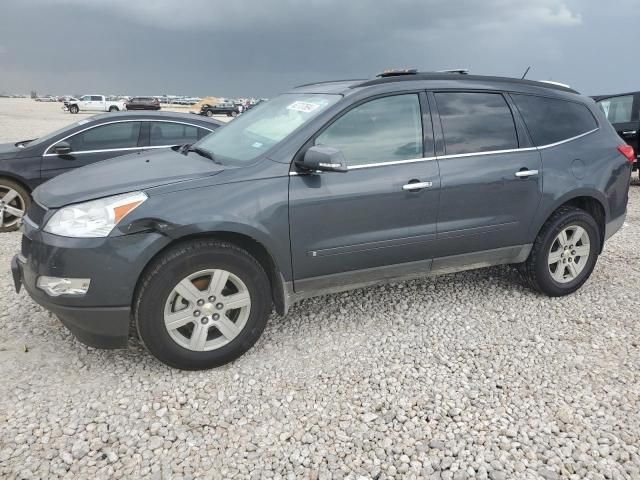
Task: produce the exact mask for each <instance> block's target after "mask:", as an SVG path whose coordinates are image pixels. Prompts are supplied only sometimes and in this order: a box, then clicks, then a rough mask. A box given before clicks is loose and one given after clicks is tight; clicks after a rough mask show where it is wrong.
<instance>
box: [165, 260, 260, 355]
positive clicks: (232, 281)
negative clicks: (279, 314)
mask: <svg viewBox="0 0 640 480" xmlns="http://www.w3.org/2000/svg"><path fill="white" fill-rule="evenodd" d="M250 312H251V296H250V294H249V290H248V288H247V286H246V285H245V283H244V282H243V281H242V280H241V279H240V278H239V277H237V276H236V275H234V274H233V273H231V272H228V271H226V270H220V269H210V270H201V271H199V272H196V273H193V274H191V275H189V276H188V277H186V278H184V279H182V280H181V281H180V282H179V283H178V284H177V285H176V286H175V287H174V288H173V290H172V291H171V293H170V294H169V296H168V298H167V300H166V302H165V307H164V324H165V327H166V329H167V332H169V335H170V336H171V338H172V339H173V340H174V341H175V342H176V343H177V344H178V345H180V346H181V347H184V348H186V349H188V350H193V351H197V352H202V351H210V350H216V349H218V348H221V347H223V346H225V345H227V344H228V343H229V342H231V341H232V340H233V339H234V338H236V337H237V336H238V335H239V334H240V332H241V331H242V329H243V328H244V326H245V325H246V323H247V320H248V318H249V313H250Z"/></svg>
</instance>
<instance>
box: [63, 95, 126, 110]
mask: <svg viewBox="0 0 640 480" xmlns="http://www.w3.org/2000/svg"><path fill="white" fill-rule="evenodd" d="M124 103H125V102H123V101H119V100H114V101H111V100H107V99H106V97H105V96H104V95H83V96H82V97H80V99H79V100H77V99H75V98H71V99H69V101H68V102H64V107H63V108H64V109H65V110H69V113H78V112H118V111H120V110H126V108H125V105H124Z"/></svg>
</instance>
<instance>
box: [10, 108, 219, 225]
mask: <svg viewBox="0 0 640 480" xmlns="http://www.w3.org/2000/svg"><path fill="white" fill-rule="evenodd" d="M220 125H221V123H220V122H218V121H216V120H212V119H209V118H203V117H194V116H193V115H188V114H182V113H164V112H163V113H160V112H144V113H142V112H141V113H128V112H119V113H115V114H114V113H106V114H104V115H97V116H95V117H90V118H86V119H83V120H80V121H79V122H75V123H73V124H71V125H70V126H67V127H64V128H62V129H60V130H57V131H55V132H53V133H50V134H49V135H45V136H43V137H40V138H37V139H35V140H23V141H20V142H16V143H7V144H0V232H8V231H11V230H16V229H17V228H18V226H19V225H20V219H21V218H22V216H23V214H24V212H25V211H26V209H27V208H28V207H29V205H30V203H31V191H32V190H33V189H34V188H35V187H37V186H38V185H40V184H41V183H42V182H44V181H46V180H49V179H50V178H53V177H55V176H57V175H60V174H61V173H64V172H68V171H70V170H72V169H74V168H77V167H82V166H84V165H89V164H90V163H94V162H97V161H100V160H106V159H108V158H113V157H119V156H121V155H125V154H128V153H140V152H143V151H145V150H150V149H156V148H166V147H171V146H175V145H183V144H187V143H194V142H196V141H198V140H200V139H201V138H202V137H204V136H206V135H208V134H209V133H211V132H212V131H214V130H215V129H216V128H218V127H219V126H220ZM123 175H126V172H123Z"/></svg>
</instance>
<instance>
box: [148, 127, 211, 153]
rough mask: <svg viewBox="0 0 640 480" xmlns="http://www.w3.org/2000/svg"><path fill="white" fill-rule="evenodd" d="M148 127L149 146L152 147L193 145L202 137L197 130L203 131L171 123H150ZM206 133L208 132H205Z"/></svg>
mask: <svg viewBox="0 0 640 480" xmlns="http://www.w3.org/2000/svg"><path fill="white" fill-rule="evenodd" d="M150 125H151V132H150V138H149V145H151V146H152V147H158V146H162V145H166V146H169V145H182V144H184V143H195V142H196V141H197V140H198V138H202V136H203V135H201V134H200V132H199V130H204V129H202V128H198V127H194V126H193V125H184V124H182V123H172V122H151V124H150ZM206 133H209V132H208V131H206Z"/></svg>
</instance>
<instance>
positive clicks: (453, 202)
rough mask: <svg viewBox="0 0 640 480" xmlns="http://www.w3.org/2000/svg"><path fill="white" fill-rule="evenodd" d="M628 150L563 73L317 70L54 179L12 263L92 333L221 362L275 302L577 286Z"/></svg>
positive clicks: (622, 196)
mask: <svg viewBox="0 0 640 480" xmlns="http://www.w3.org/2000/svg"><path fill="white" fill-rule="evenodd" d="M633 159H634V153H633V149H632V148H631V147H630V146H629V145H625V144H624V142H622V140H620V138H618V136H617V135H616V133H615V131H614V130H613V129H612V128H611V125H610V124H609V122H608V121H607V119H606V118H605V116H604V115H603V113H602V112H601V111H600V110H599V109H598V108H597V107H596V105H595V104H594V103H593V101H591V99H587V98H585V97H583V96H581V95H579V94H578V93H577V92H575V91H574V90H571V89H569V88H565V87H561V86H555V85H549V84H545V83H541V82H535V81H529V80H520V79H511V78H500V77H483V76H474V75H459V74H444V73H436V74H431V73H412V74H408V73H407V72H403V74H400V73H397V74H396V73H386V74H384V75H383V76H382V77H381V78H375V79H371V80H359V81H354V80H351V81H342V82H340V81H336V82H328V83H318V84H313V85H307V86H301V87H299V88H296V89H294V90H293V91H291V92H289V93H288V94H285V95H282V96H280V97H277V98H274V99H272V100H269V102H267V103H266V104H264V105H263V106H261V107H260V108H257V109H255V110H252V111H250V112H248V113H247V114H243V115H242V116H240V117H239V118H238V119H236V120H234V121H233V122H230V123H229V124H227V125H226V126H224V127H223V128H221V129H219V130H218V131H217V132H216V133H214V134H213V135H210V136H207V137H205V138H204V139H202V140H200V141H199V142H197V143H195V144H194V145H192V146H191V147H190V148H184V149H174V150H163V151H156V152H145V153H143V154H141V155H140V156H139V157H137V158H136V159H135V160H136V161H128V160H127V159H116V160H113V161H109V162H102V163H100V164H97V165H92V166H89V167H87V168H83V169H79V170H76V171H74V172H72V173H70V174H68V175H64V176H62V177H59V178H56V179H53V180H52V181H50V182H47V184H45V185H43V186H42V187H40V188H38V189H36V191H35V192H34V198H35V200H36V202H37V203H34V206H33V208H32V209H30V210H29V213H28V216H27V219H26V220H25V223H24V224H25V229H24V236H23V240H22V251H21V253H20V254H19V255H17V256H16V257H14V260H13V262H12V267H11V268H12V271H13V275H14V281H15V285H16V289H17V290H19V289H20V288H21V286H22V285H24V286H25V287H26V290H27V291H28V292H29V294H30V295H31V296H32V298H33V299H34V300H35V301H36V302H38V303H40V304H41V305H43V306H44V307H45V308H47V309H49V310H50V311H52V312H54V313H55V314H57V315H58V317H60V319H61V320H62V321H63V323H64V324H65V325H67V326H68V328H69V329H70V330H71V331H72V332H73V333H74V334H75V335H76V336H77V337H78V338H79V339H80V340H81V341H83V342H85V343H87V344H89V345H92V346H94V347H108V348H116V347H126V346H127V343H128V336H129V332H130V327H131V321H132V319H133V321H134V323H135V325H136V327H137V331H138V333H139V335H140V337H141V339H142V342H143V343H144V345H145V346H146V348H147V349H148V350H149V351H150V352H151V353H152V354H153V355H155V356H156V357H157V358H159V359H160V360H162V361H163V362H165V363H166V364H168V365H171V366H173V367H177V368H183V369H203V368H210V367H214V366H218V365H222V364H224V363H227V362H229V361H231V360H233V359H234V358H237V357H238V356H239V355H241V354H243V353H244V352H245V351H247V350H248V349H249V348H251V346H252V345H253V344H254V343H255V342H256V340H257V339H258V338H259V336H260V335H261V333H262V331H263V330H264V328H265V325H266V323H267V320H268V318H269V316H270V314H271V311H272V307H273V306H275V309H276V311H278V312H279V313H280V314H284V313H285V312H286V311H287V309H288V308H289V306H290V305H291V304H292V303H294V302H296V301H298V300H300V299H302V298H306V297H312V296H316V295H321V294H325V293H330V292H337V291H341V290H347V289H350V288H355V287H359V286H363V285H370V284H374V283H379V282H388V281H396V280H400V279H406V278H414V277H417V276H421V275H429V274H441V273H448V272H454V271H459V270H465V269H471V268H479V267H487V266H492V265H501V264H517V265H518V268H519V270H520V271H521V272H522V274H523V277H524V278H525V279H526V281H527V282H528V284H529V285H530V286H531V287H532V288H533V289H535V290H536V291H539V292H541V293H543V294H546V295H550V296H562V295H567V294H570V293H572V292H574V291H576V290H577V289H578V288H580V287H581V286H582V285H583V284H584V283H585V282H586V281H587V279H588V278H589V276H590V275H591V272H592V271H593V268H594V266H595V264H596V261H597V259H598V256H599V255H600V253H601V251H602V248H603V245H604V242H605V241H606V240H607V239H608V238H609V237H611V236H612V235H613V234H614V233H615V232H616V231H618V230H619V229H620V227H621V226H622V224H623V222H624V219H625V215H626V207H627V200H628V190H629V178H630V174H631V163H630V162H631V161H633ZM123 170H126V174H123ZM42 259H46V262H45V261H42ZM587 301H588V300H587Z"/></svg>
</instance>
